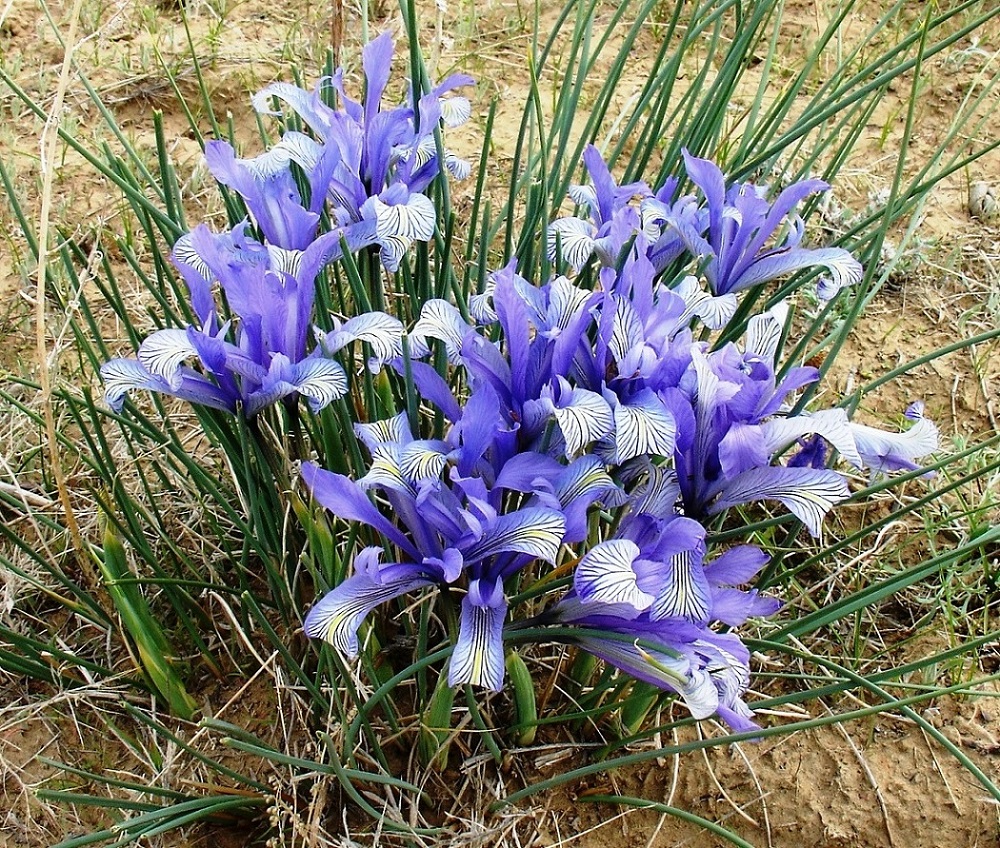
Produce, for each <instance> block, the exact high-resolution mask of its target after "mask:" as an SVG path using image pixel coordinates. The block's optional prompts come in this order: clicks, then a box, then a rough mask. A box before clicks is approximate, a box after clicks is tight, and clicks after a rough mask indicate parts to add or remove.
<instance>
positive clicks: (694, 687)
mask: <svg viewBox="0 0 1000 848" xmlns="http://www.w3.org/2000/svg"><path fill="white" fill-rule="evenodd" d="M678 691H679V692H680V694H681V698H683V699H684V705H685V706H686V707H687V708H688V709H689V710H690V711H691V716H692V718H696V719H698V720H699V721H701V720H702V719H706V718H708V717H709V716H712V715H715V712H716V710H718V709H719V690H718V689H716V688H715V684H714V683H713V681H712V677H711V675H709V674H708V672H706V671H703V670H702V669H700V668H698V669H691V671H690V674H689V675H688V679H687V682H686V683H685V684H684V685H683V686H681V687H679V689H678Z"/></svg>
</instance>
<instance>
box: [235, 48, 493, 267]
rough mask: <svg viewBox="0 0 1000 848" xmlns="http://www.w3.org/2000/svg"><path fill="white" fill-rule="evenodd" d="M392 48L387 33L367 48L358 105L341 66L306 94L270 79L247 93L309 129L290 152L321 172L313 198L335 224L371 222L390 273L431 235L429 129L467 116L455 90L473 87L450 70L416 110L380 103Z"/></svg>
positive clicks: (456, 172) (455, 164)
mask: <svg viewBox="0 0 1000 848" xmlns="http://www.w3.org/2000/svg"><path fill="white" fill-rule="evenodd" d="M393 51H394V48H393V42H392V38H391V36H390V35H389V34H388V33H384V34H383V35H381V36H379V37H378V38H376V39H375V40H374V41H371V42H369V43H368V44H366V45H365V47H364V49H363V52H362V70H363V72H364V77H365V87H364V91H365V93H364V98H363V100H362V101H361V102H359V101H355V100H353V99H351V97H350V96H348V94H347V92H346V90H345V87H344V80H343V77H344V74H343V69H340V70H338V71H337V73H336V74H334V76H333V78H332V79H331V78H324V79H322V80H320V81H319V83H318V84H317V86H316V88H315V90H314V91H312V92H307V91H304V90H303V89H301V88H298V87H297V86H293V85H289V84H287V83H274V84H272V85H269V86H267V87H266V88H264V89H263V90H262V91H260V92H258V93H257V94H256V95H255V96H254V98H253V104H254V107H255V108H256V109H257V111H258V112H261V113H263V114H269V115H280V114H281V113H280V112H274V111H272V109H271V108H270V107H271V102H272V100H273V99H277V100H281V101H283V102H284V103H286V104H287V105H288V106H290V107H291V108H292V110H294V111H295V112H296V113H297V114H298V115H299V117H300V118H302V120H303V121H304V122H305V123H306V124H307V125H308V127H309V128H310V129H311V130H312V132H313V133H314V135H315V136H316V138H317V139H318V140H319V141H318V142H313V146H312V147H308V146H307V145H305V144H303V143H301V142H300V141H298V140H296V147H295V148H294V150H292V149H290V151H289V155H297V156H298V158H295V161H296V162H297V164H299V165H300V166H302V167H303V168H305V170H306V172H307V174H311V173H316V171H315V170H313V169H311V168H310V167H309V165H310V164H311V163H312V162H316V163H317V165H318V166H319V169H320V172H321V173H322V174H323V175H324V177H325V180H326V183H325V186H323V185H322V184H321V181H319V180H312V179H311V180H310V183H311V186H312V191H313V203H315V202H316V197H317V192H318V197H319V202H320V203H322V202H323V201H324V200H326V199H329V201H330V203H331V206H332V209H333V213H334V217H335V218H336V220H337V222H338V223H339V224H340V225H341V226H349V225H351V224H355V225H357V224H361V223H362V222H367V224H368V225H369V226H373V227H374V233H375V241H377V243H378V244H379V246H380V247H381V255H382V261H383V263H384V265H385V267H386V268H387V269H388V270H389V271H395V270H397V269H398V268H399V264H400V262H401V260H402V257H403V255H404V253H405V252H406V250H407V249H408V248H409V246H410V245H411V244H413V242H414V241H427V240H428V239H430V238H431V237H432V236H433V234H434V229H435V225H436V221H437V213H436V211H435V209H434V205H433V204H432V203H431V202H430V200H428V199H427V198H426V197H425V196H424V195H423V194H422V193H421V192H423V191H424V190H425V189H426V188H427V186H429V185H430V183H431V182H432V181H433V180H434V178H435V177H436V176H437V175H438V173H439V171H440V168H441V162H440V161H439V157H438V150H437V142H436V140H435V137H434V133H435V130H436V129H437V128H438V127H439V126H440V125H441V124H444V125H445V126H447V127H454V126H459V125H460V124H462V123H464V122H465V121H466V120H467V119H468V117H469V115H470V113H471V110H470V107H469V102H468V100H466V99H465V98H464V97H461V96H459V95H455V94H454V91H455V89H457V88H461V87H463V86H467V85H472V84H473V79H472V78H471V77H469V76H466V75H464V74H454V75H452V76H450V77H448V78H447V79H445V80H444V81H443V82H442V83H441V84H440V85H438V86H437V87H435V88H434V89H433V91H431V92H430V93H429V94H426V95H424V96H423V97H421V98H419V100H418V102H417V109H416V111H414V108H413V106H412V105H409V104H410V103H412V99H411V100H410V101H409V102H408V103H407V104H403V105H400V106H395V107H386V106H385V105H384V104H383V102H382V101H383V98H384V96H385V90H386V87H387V86H388V83H389V74H390V70H391V67H392V58H393ZM325 87H332V88H333V89H334V90H335V91H336V92H337V93H338V94H339V96H340V100H341V103H342V108H341V109H333V108H331V107H330V106H328V105H327V104H326V103H325V102H324V100H323V89H324V88H325ZM288 136H293V137H294V136H295V134H293V133H287V134H286V136H285V137H286V138H287V137H288ZM307 147H308V150H309V155H308V156H306V157H304V159H303V157H302V155H301V154H302V153H304V152H305V151H306V149H307ZM444 167H445V168H446V169H447V170H448V171H449V172H450V173H451V174H452V175H453V176H455V177H457V178H463V177H465V176H468V173H469V166H468V164H467V163H466V162H464V161H463V160H461V159H459V158H458V157H456V156H454V155H452V154H450V153H447V152H445V155H444Z"/></svg>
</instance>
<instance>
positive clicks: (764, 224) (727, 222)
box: [666, 151, 862, 297]
mask: <svg viewBox="0 0 1000 848" xmlns="http://www.w3.org/2000/svg"><path fill="white" fill-rule="evenodd" d="M684 162H685V165H686V167H687V173H688V177H689V178H690V179H691V181H692V182H693V183H694V184H695V185H696V186H697V187H698V188H699V189H701V192H702V194H703V195H704V197H705V217H701V216H698V217H697V218H692V217H691V216H690V213H689V214H688V215H687V216H684V215H682V216H676V215H667V216H666V218H667V224H668V225H669V226H670V227H671V228H673V229H674V230H676V232H677V234H678V235H679V236H680V238H681V240H682V241H683V242H684V243H685V245H686V247H687V249H688V251H689V252H690V253H691V254H692V255H693V256H695V257H697V259H698V260H699V262H700V263H701V270H702V273H704V276H705V278H706V279H707V281H708V285H709V289H710V290H711V294H712V296H713V297H724V296H726V295H730V294H733V293H735V292H739V291H742V290H744V289H748V288H750V287H752V286H756V285H760V284H761V283H765V282H768V281H769V280H774V279H777V278H778V277H783V276H786V275H788V274H792V273H795V272H796V271H801V270H803V269H806V268H815V267H821V268H825V269H826V271H827V272H828V273H829V275H830V276H831V278H832V279H833V283H834V285H835V286H836V287H837V288H843V287H844V286H847V285H851V284H853V283H856V282H858V281H859V280H860V279H861V276H862V268H861V265H860V263H859V262H858V261H857V260H856V259H855V258H854V257H853V256H852V255H851V254H850V253H848V252H847V251H846V250H844V249H842V248H839V247H827V248H804V247H801V246H800V243H801V240H802V235H803V227H802V220H801V218H799V217H798V216H793V215H792V210H793V209H794V207H795V206H796V205H797V204H798V203H800V202H801V201H802V200H804V199H805V198H806V197H808V196H809V195H811V194H815V193H816V192H818V191H826V190H827V189H828V188H829V185H828V184H827V183H825V182H823V181H822V180H802V181H800V182H797V183H793V184H792V185H790V186H788V187H787V188H786V189H785V190H784V191H782V192H781V194H779V195H778V197H777V198H775V200H774V201H773V202H769V201H767V200H766V199H765V198H764V197H763V192H762V191H761V190H760V189H759V188H758V187H756V186H754V185H752V184H750V183H733V184H732V185H730V186H728V187H727V186H726V181H725V177H724V176H723V173H722V171H721V170H720V169H719V167H718V166H717V165H716V164H715V163H714V162H711V161H709V160H707V159H699V158H697V157H695V156H692V155H691V154H689V153H688V152H687V151H684ZM695 222H697V223H695Z"/></svg>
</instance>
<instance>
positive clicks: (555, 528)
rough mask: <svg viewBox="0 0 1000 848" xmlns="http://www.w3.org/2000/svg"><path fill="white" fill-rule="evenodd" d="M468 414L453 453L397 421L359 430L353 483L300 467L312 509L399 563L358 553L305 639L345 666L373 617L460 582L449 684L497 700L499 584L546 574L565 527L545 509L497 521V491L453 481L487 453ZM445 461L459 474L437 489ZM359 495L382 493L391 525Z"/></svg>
mask: <svg viewBox="0 0 1000 848" xmlns="http://www.w3.org/2000/svg"><path fill="white" fill-rule="evenodd" d="M470 414H471V415H473V416H474V417H477V420H476V421H473V422H467V423H468V424H469V426H468V431H467V433H466V436H467V437H466V438H463V439H462V444H461V445H460V447H459V448H458V449H457V451H450V450H449V446H448V445H447V444H446V443H434V442H425V441H420V440H415V439H413V437H412V435H411V433H410V430H409V426H408V424H407V423H406V420H405V416H399V417H397V418H395V419H392V420H391V421H390V422H388V423H387V422H378V423H377V424H375V425H358V435H359V437H360V438H361V439H362V440H363V441H364V442H365V443H366V445H367V446H368V448H369V451H370V452H371V455H372V465H371V469H370V470H369V472H368V474H366V475H365V477H364V478H362V479H361V480H360V481H358V482H354V481H352V480H350V479H349V478H347V477H343V476H341V475H338V474H333V473H331V472H328V471H324V470H322V469H320V468H318V467H317V466H315V465H313V464H312V463H305V464H304V465H303V466H302V477H303V480H304V481H305V483H306V485H307V487H308V488H309V489H310V491H311V492H312V493H313V496H314V497H315V498H316V500H318V501H319V502H320V503H321V504H323V506H325V507H326V508H327V509H329V510H330V511H331V512H332V513H334V514H335V515H337V516H339V517H341V518H344V519H346V520H348V521H358V522H361V523H362V524H366V525H368V526H370V527H372V528H373V529H374V530H375V531H376V532H378V533H379V534H380V535H381V536H382V537H383V539H384V540H385V541H386V543H387V544H389V545H392V546H393V548H394V549H395V551H396V556H397V561H392V562H383V560H382V554H383V549H382V548H366V549H365V550H363V551H362V552H361V553H359V554H358V556H357V557H356V558H355V570H354V574H353V575H351V576H350V577H348V579H347V580H345V581H344V582H343V583H341V584H340V585H339V586H337V587H335V588H334V589H332V590H331V591H330V592H329V593H327V594H326V595H325V596H324V597H323V598H322V599H321V600H320V601H319V602H318V603H317V604H316V606H315V607H314V608H313V609H312V610H311V611H310V612H309V615H308V616H307V617H306V621H305V632H306V634H307V635H309V636H313V637H318V638H323V639H325V640H327V641H329V642H331V643H332V644H333V645H335V646H336V647H337V649H338V650H339V651H340V652H341V653H342V654H344V655H345V656H346V657H348V658H352V657H354V656H356V655H357V652H358V642H357V630H358V627H359V626H360V624H361V622H362V620H363V619H364V618H365V616H366V615H367V614H368V613H369V612H371V611H372V610H373V609H374V608H375V607H377V606H379V605H380V604H382V603H384V602H385V601H388V600H391V599H392V598H396V597H399V596H400V595H404V594H406V593H408V592H411V591H414V590H416V589H420V588H423V587H428V586H434V585H452V584H456V583H457V582H458V581H459V580H460V579H461V580H462V582H463V585H464V586H465V588H466V594H465V596H464V597H463V599H462V611H461V621H460V626H459V635H458V639H457V641H456V644H455V650H454V653H453V656H452V661H451V667H450V670H449V682H450V683H451V684H452V685H456V684H465V683H471V684H473V685H476V686H484V687H486V688H488V689H493V690H499V689H500V688H501V687H502V685H503V677H504V660H503V638H502V631H503V623H504V620H505V618H506V616H507V600H506V598H505V597H504V590H503V584H504V581H505V580H506V579H507V578H508V577H509V576H510V575H512V574H514V573H515V572H516V571H518V570H520V569H521V568H524V567H525V566H526V565H527V564H529V563H530V562H532V561H535V560H543V561H545V562H549V563H551V564H554V563H555V560H556V555H557V553H558V551H559V547H560V545H561V544H562V542H563V539H564V536H565V531H566V519H565V517H564V515H563V514H562V512H561V511H560V510H559V509H558V508H553V506H554V504H553V503H552V501H549V502H548V503H549V504H551V505H546V506H535V505H529V506H525V507H522V508H519V509H514V510H510V511H506V512H503V511H501V509H499V507H500V505H501V504H500V498H501V497H502V494H503V491H504V490H503V489H495V490H493V491H491V490H490V489H489V488H487V485H486V483H485V481H484V480H483V479H482V478H481V477H477V476H473V477H463V476H461V474H460V473H459V467H460V466H461V465H463V464H464V463H463V462H462V461H461V460H460V459H458V460H456V457H455V453H461V452H462V451H463V450H470V451H472V452H473V453H474V454H475V453H478V452H479V451H481V450H483V449H484V448H485V447H488V445H489V440H488V439H486V440H484V439H478V440H476V438H475V436H474V434H476V433H478V432H479V430H480V427H479V424H480V423H481V422H480V420H479V419H478V415H479V413H477V412H476V411H475V407H474V405H473V412H472V413H470ZM493 429H494V430H495V429H496V428H495V425H494V427H493ZM449 461H457V464H455V465H453V466H452V467H451V471H450V473H449V474H448V476H447V479H446V480H445V479H442V477H441V473H442V471H444V469H445V467H446V463H448V462H449ZM475 464H476V463H473V465H475ZM367 490H376V491H378V492H380V493H381V495H382V497H383V498H384V499H385V501H386V502H387V503H388V505H389V506H390V507H391V509H392V512H393V514H394V516H395V517H396V521H395V522H393V521H390V520H389V519H388V518H386V517H385V515H383V513H382V512H381V510H379V509H378V508H377V507H376V506H375V505H373V503H372V502H371V501H370V500H369V498H368V495H367V493H366V492H367Z"/></svg>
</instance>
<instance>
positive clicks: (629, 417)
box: [615, 389, 677, 463]
mask: <svg viewBox="0 0 1000 848" xmlns="http://www.w3.org/2000/svg"><path fill="white" fill-rule="evenodd" d="M676 436H677V424H676V422H675V421H674V417H673V416H672V415H671V414H670V413H669V412H668V411H667V410H666V409H665V408H664V406H663V404H662V403H661V402H660V400H659V398H658V397H657V396H656V395H655V394H654V393H653V392H652V391H650V390H648V389H647V390H645V391H643V392H641V393H640V394H639V395H637V396H636V397H635V398H633V399H632V401H630V402H629V403H627V404H625V403H620V404H618V406H616V407H615V452H616V455H617V460H618V462H619V463H622V462H625V461H627V460H629V459H633V458H635V457H637V456H644V455H645V456H663V457H669V456H671V455H672V454H673V452H674V440H675V438H676Z"/></svg>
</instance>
